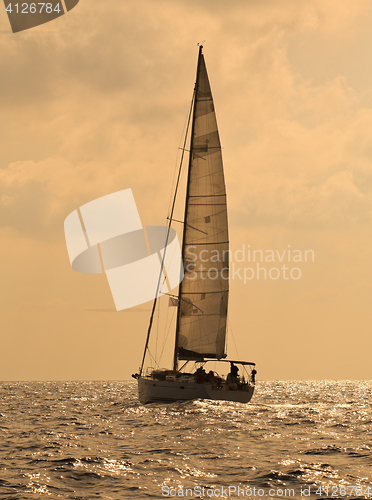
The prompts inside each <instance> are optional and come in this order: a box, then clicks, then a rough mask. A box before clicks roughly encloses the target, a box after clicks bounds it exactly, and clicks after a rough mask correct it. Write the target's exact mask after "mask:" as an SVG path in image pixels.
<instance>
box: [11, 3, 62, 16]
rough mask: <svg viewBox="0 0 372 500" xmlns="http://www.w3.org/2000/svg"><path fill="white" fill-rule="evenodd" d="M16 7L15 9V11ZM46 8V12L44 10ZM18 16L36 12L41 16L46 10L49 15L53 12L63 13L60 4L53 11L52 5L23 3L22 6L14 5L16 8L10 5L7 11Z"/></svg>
mask: <svg viewBox="0 0 372 500" xmlns="http://www.w3.org/2000/svg"><path fill="white" fill-rule="evenodd" d="M13 7H14V9H13ZM44 8H45V10H44ZM13 10H14V12H15V13H16V14H35V13H36V12H37V13H39V14H41V13H42V12H43V10H44V12H46V13H47V14H51V13H52V12H58V13H59V12H61V10H60V5H59V2H58V3H57V5H56V6H55V7H54V9H53V4H52V3H30V4H28V3H22V4H18V3H16V4H14V6H13V5H12V4H11V3H10V4H9V5H8V7H7V8H6V11H7V12H9V13H10V14H11V13H12V12H13Z"/></svg>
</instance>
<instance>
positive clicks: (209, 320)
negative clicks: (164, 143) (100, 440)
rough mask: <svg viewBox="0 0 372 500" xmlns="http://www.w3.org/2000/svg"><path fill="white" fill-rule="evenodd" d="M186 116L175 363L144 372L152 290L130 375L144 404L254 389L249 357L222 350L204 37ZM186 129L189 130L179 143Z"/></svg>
mask: <svg viewBox="0 0 372 500" xmlns="http://www.w3.org/2000/svg"><path fill="white" fill-rule="evenodd" d="M191 117H192V118H191ZM190 121H191V135H190V149H189V150H188V152H189V164H188V177H187V188H186V202H185V215H184V220H183V221H182V223H183V241H182V262H183V268H184V277H183V280H182V281H181V283H180V285H179V291H178V297H177V298H176V299H175V298H172V300H173V301H175V302H176V303H177V324H176V332H175V346H174V359H173V367H172V369H154V368H150V369H149V370H148V371H147V372H146V373H144V362H145V357H146V354H147V351H148V346H149V339H150V335H151V329H152V324H153V319H154V313H155V308H156V304H157V299H156V298H155V300H154V303H153V307H152V313H151V317H150V324H149V328H148V333H147V339H146V343H145V349H144V353H143V358H142V364H141V367H140V369H139V372H138V373H136V374H133V375H132V376H133V377H134V378H136V379H137V380H138V394H139V400H140V402H141V403H143V404H147V403H154V402H170V401H179V400H194V399H210V400H225V401H236V402H240V403H247V402H248V401H250V399H251V398H252V396H253V392H254V387H255V374H256V370H255V363H252V362H248V361H232V360H227V359H226V356H227V355H226V352H225V347H226V330H227V308H228V295H229V236H228V219H227V201H226V188H225V179H224V172H223V164H222V154H221V144H220V139H219V134H218V128H217V121H216V114H215V110H214V103H213V98H212V93H211V88H210V84H209V79H208V74H207V69H206V65H205V60H204V55H203V46H202V45H199V54H198V64H197V73H196V83H195V88H194V94H193V99H192V105H191V108H190V114H189V125H190ZM189 125H188V128H189ZM187 135H188V130H186V134H185V144H184V146H186V137H187ZM185 151H187V150H186V148H185V147H184V148H182V155H183V154H184V152H185ZM181 165H182V159H181ZM180 169H181V167H180ZM179 179H180V171H179V174H178V179H177V183H176V189H175V196H174V200H173V205H172V209H171V214H170V217H168V220H169V222H168V229H169V231H170V226H171V224H172V222H173V212H174V206H175V199H176V196H177V190H178V185H179ZM178 222H180V221H178ZM169 231H168V234H169ZM166 244H167V242H166ZM165 248H166V245H165ZM165 251H166V250H165ZM165 251H164V252H165ZM164 257H165V256H163V261H164ZM159 281H160V277H159ZM190 362H194V368H193V369H187V368H188V367H189V366H190V365H189V363H190ZM208 362H214V363H215V365H219V366H222V365H223V364H224V365H225V367H226V363H230V373H229V374H228V375H227V376H223V375H222V376H221V375H220V374H219V372H218V371H217V370H209V371H207V370H206V369H205V365H206V363H208ZM227 367H228V365H227ZM239 370H240V374H239ZM225 371H226V370H225Z"/></svg>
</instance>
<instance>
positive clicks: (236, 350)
mask: <svg viewBox="0 0 372 500" xmlns="http://www.w3.org/2000/svg"><path fill="white" fill-rule="evenodd" d="M227 322H228V325H229V330H230V332H231V338H232V339H233V342H234V347H235V352H236V356H237V358H238V361H240V357H239V352H238V348H237V346H236V342H235V337H234V333H233V331H232V326H231V322H230V318H229V317H227Z"/></svg>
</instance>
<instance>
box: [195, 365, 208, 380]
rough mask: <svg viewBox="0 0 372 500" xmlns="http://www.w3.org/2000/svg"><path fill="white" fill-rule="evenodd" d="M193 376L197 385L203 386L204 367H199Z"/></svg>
mask: <svg viewBox="0 0 372 500" xmlns="http://www.w3.org/2000/svg"><path fill="white" fill-rule="evenodd" d="M195 374H196V381H197V382H198V384H203V383H204V382H205V375H206V372H205V370H204V367H203V366H199V368H198V369H197V370H196V372H195Z"/></svg>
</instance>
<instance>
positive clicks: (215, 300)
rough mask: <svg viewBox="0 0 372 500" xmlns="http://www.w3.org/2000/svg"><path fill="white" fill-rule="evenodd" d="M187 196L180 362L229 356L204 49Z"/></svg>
mask: <svg viewBox="0 0 372 500" xmlns="http://www.w3.org/2000/svg"><path fill="white" fill-rule="evenodd" d="M196 82H197V83H196V88H195V101H194V114H193V126H192V133H191V142H190V160H189V173H188V186H187V196H186V208H185V220H184V237H183V246H182V256H183V264H184V272H185V274H184V279H183V281H182V283H181V286H180V292H179V306H178V307H179V311H178V320H177V332H176V353H177V357H178V359H203V358H216V359H221V358H224V357H226V354H225V339H226V321H227V308H228V290H229V258H228V257H229V252H228V250H229V237H228V221H227V204H226V188H225V179H224V172H223V164H222V154H221V143H220V138H219V133H218V128H217V120H216V114H215V109H214V103H213V98H212V92H211V88H210V84H209V79H208V75H207V70H206V66H205V61H204V56H203V54H202V51H201V49H200V52H199V60H198V69H197V78H196Z"/></svg>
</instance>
